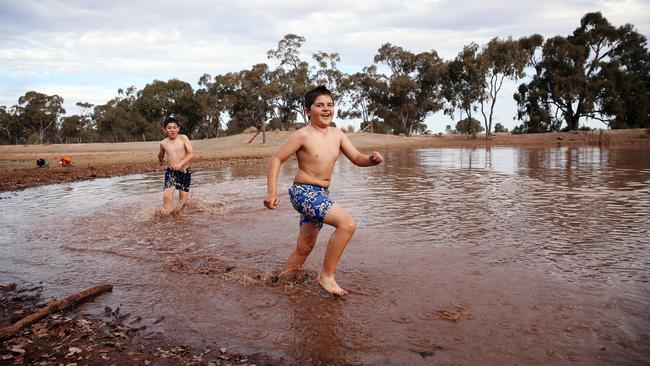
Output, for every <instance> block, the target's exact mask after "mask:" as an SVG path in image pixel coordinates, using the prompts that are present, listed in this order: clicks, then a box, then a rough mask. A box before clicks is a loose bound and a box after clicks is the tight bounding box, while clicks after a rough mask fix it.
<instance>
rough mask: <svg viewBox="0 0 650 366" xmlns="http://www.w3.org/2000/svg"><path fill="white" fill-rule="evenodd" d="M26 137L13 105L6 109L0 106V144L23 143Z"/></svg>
mask: <svg viewBox="0 0 650 366" xmlns="http://www.w3.org/2000/svg"><path fill="white" fill-rule="evenodd" d="M26 137H27V136H25V128H24V126H23V125H22V124H21V123H20V120H19V118H18V114H17V113H16V110H15V107H14V108H10V109H7V107H6V106H0V144H20V143H25V142H26Z"/></svg>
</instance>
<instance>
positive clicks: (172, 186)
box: [158, 115, 194, 213]
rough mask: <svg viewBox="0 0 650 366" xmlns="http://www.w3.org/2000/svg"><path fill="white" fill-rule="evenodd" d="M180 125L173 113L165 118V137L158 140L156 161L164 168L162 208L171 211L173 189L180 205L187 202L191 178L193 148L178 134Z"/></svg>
mask: <svg viewBox="0 0 650 366" xmlns="http://www.w3.org/2000/svg"><path fill="white" fill-rule="evenodd" d="M180 129H181V127H180V125H179V123H178V121H177V120H176V118H175V117H174V116H173V115H170V116H168V117H167V118H165V122H164V128H163V131H165V134H166V135H167V138H165V139H164V140H162V141H160V152H159V153H158V162H160V166H161V167H166V169H165V185H164V191H163V210H164V212H166V213H169V212H171V211H172V199H173V197H174V190H178V199H179V201H180V203H181V205H185V204H186V203H187V198H188V196H189V191H190V182H191V180H192V171H191V170H190V167H189V164H190V161H191V160H192V158H193V157H194V149H193V148H192V144H191V143H190V139H189V138H187V136H185V135H182V134H179V133H178V132H179V131H180Z"/></svg>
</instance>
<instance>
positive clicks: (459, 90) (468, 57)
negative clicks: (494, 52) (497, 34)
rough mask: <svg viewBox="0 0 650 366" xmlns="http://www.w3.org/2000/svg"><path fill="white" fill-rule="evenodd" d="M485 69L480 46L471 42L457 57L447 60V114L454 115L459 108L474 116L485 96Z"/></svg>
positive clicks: (445, 92) (460, 110) (461, 115)
mask: <svg viewBox="0 0 650 366" xmlns="http://www.w3.org/2000/svg"><path fill="white" fill-rule="evenodd" d="M484 83H485V71H484V68H483V65H482V63H481V58H480V54H479V46H478V45H477V44H476V43H470V44H469V45H466V46H464V47H463V50H462V51H461V52H459V53H458V55H457V56H456V58H454V59H453V60H451V61H449V62H447V72H446V74H445V76H444V89H443V95H444V98H445V100H446V102H447V103H446V107H445V109H444V112H445V114H447V115H449V116H452V117H453V115H454V113H455V112H456V110H458V111H459V112H460V113H459V114H460V120H462V119H463V118H462V117H463V114H465V115H466V116H467V118H470V119H471V118H473V114H474V112H475V111H477V109H478V104H479V103H480V101H481V100H482V99H483V98H484V97H483V95H484V91H485V88H484Z"/></svg>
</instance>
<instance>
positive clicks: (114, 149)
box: [0, 129, 650, 191]
mask: <svg viewBox="0 0 650 366" xmlns="http://www.w3.org/2000/svg"><path fill="white" fill-rule="evenodd" d="M288 135H289V132H278V131H275V132H268V133H266V143H265V144H263V143H262V136H261V135H259V136H257V138H256V139H255V140H253V142H252V143H250V144H249V143H248V141H249V140H250V139H251V137H253V135H252V134H240V135H234V136H228V137H223V138H217V139H206V140H196V141H193V142H192V144H193V146H194V149H195V151H196V158H195V160H194V163H193V164H192V165H193V166H195V167H202V166H204V167H205V166H212V165H215V164H227V163H231V162H233V161H241V160H242V159H259V158H266V157H269V156H271V155H272V154H273V152H274V151H275V150H276V149H277V148H278V147H279V146H280V145H281V144H282V143H283V142H284V140H285V139H286V138H287V136H288ZM348 136H349V137H350V140H351V141H352V143H353V144H354V145H355V146H356V147H357V148H359V149H360V150H362V151H368V150H370V149H375V150H380V151H381V150H382V149H385V148H399V147H481V146H527V147H545V146H558V145H560V146H568V145H599V144H600V145H604V146H611V147H625V146H650V135H648V133H647V131H646V130H645V129H630V130H612V131H604V132H603V133H601V132H600V131H588V132H582V131H581V132H567V133H546V134H530V135H510V134H497V135H495V136H490V139H488V140H486V139H485V135H479V136H477V137H476V138H469V137H467V136H459V135H450V136H449V135H442V136H435V135H430V136H413V137H405V136H392V135H380V134H370V133H351V134H349V135H348ZM158 149H159V145H158V142H157V141H150V142H124V143H95V144H52V145H2V146H0V191H7V190H15V189H22V188H25V187H30V186H35V185H41V184H49V183H56V182H64V181H74V180H82V179H92V178H95V177H106V176H114V175H122V174H128V173H135V172H144V171H152V170H156V169H158V167H157V164H156V163H157V157H156V156H157V154H158ZM62 156H69V157H72V159H73V164H72V166H71V167H61V166H58V164H57V163H56V162H57V161H58V159H59V158H60V157H62ZM39 158H42V159H45V160H48V161H49V163H50V164H49V166H48V167H47V168H41V169H38V168H36V159H39Z"/></svg>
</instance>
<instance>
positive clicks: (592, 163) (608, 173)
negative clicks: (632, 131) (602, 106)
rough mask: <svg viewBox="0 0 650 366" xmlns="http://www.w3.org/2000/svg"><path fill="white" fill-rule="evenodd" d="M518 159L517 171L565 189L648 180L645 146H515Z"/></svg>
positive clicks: (618, 185) (649, 155)
mask: <svg viewBox="0 0 650 366" xmlns="http://www.w3.org/2000/svg"><path fill="white" fill-rule="evenodd" d="M517 160H518V166H519V167H520V171H521V172H523V173H525V174H526V175H527V176H529V177H530V178H533V179H537V180H540V181H542V182H545V183H555V184H561V185H564V186H566V187H568V188H582V187H599V186H602V187H609V188H612V189H618V188H624V187H628V186H629V185H630V183H632V184H635V183H639V184H642V183H644V182H646V181H647V180H648V179H650V151H648V150H647V149H638V150H636V149H601V148H596V147H565V148H555V149H518V159H517Z"/></svg>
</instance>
